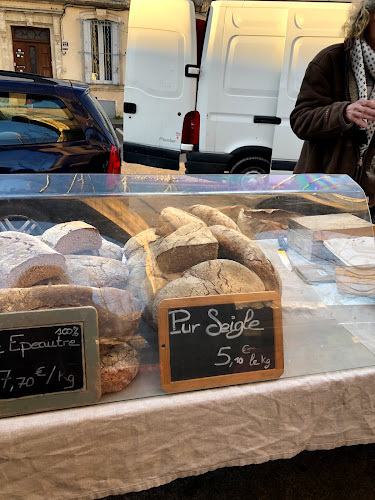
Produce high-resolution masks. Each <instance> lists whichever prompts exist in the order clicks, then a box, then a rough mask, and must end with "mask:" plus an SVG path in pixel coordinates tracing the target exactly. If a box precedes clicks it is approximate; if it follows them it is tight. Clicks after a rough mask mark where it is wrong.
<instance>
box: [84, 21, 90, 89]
mask: <svg viewBox="0 0 375 500" xmlns="http://www.w3.org/2000/svg"><path fill="white" fill-rule="evenodd" d="M82 25H83V56H84V68H85V82H86V83H92V55H91V21H86V20H85V21H83V22H82Z"/></svg>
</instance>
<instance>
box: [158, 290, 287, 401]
mask: <svg viewBox="0 0 375 500" xmlns="http://www.w3.org/2000/svg"><path fill="white" fill-rule="evenodd" d="M159 352H160V370H161V386H162V388H163V389H164V390H165V391H167V392H176V391H185V390H193V389H204V388H208V387H219V386H224V385H232V384H240V383H245V382H253V381H257V380H267V379H272V378H276V377H280V375H281V374H282V373H283V371H284V359H283V337H282V319H281V301H280V295H279V294H278V293H276V292H255V293H247V294H230V295H217V296H207V297H189V298H178V299H166V300H163V301H162V302H161V303H160V306H159Z"/></svg>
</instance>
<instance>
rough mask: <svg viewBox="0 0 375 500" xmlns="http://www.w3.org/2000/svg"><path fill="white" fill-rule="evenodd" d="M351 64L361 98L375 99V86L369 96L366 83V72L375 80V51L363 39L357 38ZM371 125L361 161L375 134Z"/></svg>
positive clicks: (361, 151)
mask: <svg viewBox="0 0 375 500" xmlns="http://www.w3.org/2000/svg"><path fill="white" fill-rule="evenodd" d="M351 64H352V69H353V72H354V77H355V81H356V83H357V87H358V95H359V98H360V99H375V85H374V86H373V88H372V90H371V93H370V95H369V96H368V94H367V81H366V72H367V73H369V74H370V76H371V77H372V79H373V80H375V51H374V50H372V48H371V47H370V46H369V45H368V43H367V42H366V41H365V40H364V39H363V38H360V39H359V38H356V39H355V41H354V46H353V50H352V52H351ZM369 125H370V129H369V130H367V131H366V135H367V142H366V143H365V144H361V145H360V148H359V151H360V159H361V160H362V159H363V156H364V154H365V152H366V150H367V148H368V146H369V144H370V142H371V139H372V137H373V135H374V132H375V122H370V123H369Z"/></svg>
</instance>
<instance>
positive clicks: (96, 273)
mask: <svg viewBox="0 0 375 500" xmlns="http://www.w3.org/2000/svg"><path fill="white" fill-rule="evenodd" d="M65 259H66V272H65V273H64V274H61V275H60V276H57V277H55V278H51V279H49V280H43V281H42V282H39V283H38V284H40V285H43V284H46V285H47V284H48V283H51V284H52V285H56V284H61V285H63V284H70V285H77V286H93V287H96V288H102V287H105V286H113V287H117V288H125V286H126V282H127V280H128V276H129V269H128V267H127V265H126V264H123V263H122V262H120V261H118V260H114V259H107V258H105V257H98V256H96V255H66V256H65Z"/></svg>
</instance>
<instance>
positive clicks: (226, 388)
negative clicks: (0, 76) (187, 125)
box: [0, 175, 375, 499]
mask: <svg viewBox="0 0 375 500" xmlns="http://www.w3.org/2000/svg"><path fill="white" fill-rule="evenodd" d="M10 177H11V179H10V182H9V183H8V184H7V185H5V184H1V183H0V211H3V210H5V209H6V207H8V209H9V206H10V205H12V206H13V208H14V207H17V204H20V206H22V207H23V210H24V212H25V213H26V212H27V211H28V210H31V209H32V208H33V207H34V209H35V208H36V207H38V214H40V213H44V218H42V219H41V217H40V215H39V216H38V217H39V218H38V219H37V220H34V222H36V223H37V225H36V226H35V227H37V231H38V232H39V234H32V235H28V237H29V238H35V239H36V240H37V241H39V242H40V246H38V245H39V244H38V243H37V242H36V241H34V240H33V241H32V244H33V245H35V248H37V249H38V252H39V253H38V254H37V257H35V255H33V259H35V258H36V259H40V258H41V259H42V260H33V261H32V262H31V264H30V263H29V264H28V265H26V264H25V262H29V261H28V259H27V258H25V255H23V257H22V266H23V267H22V266H21V263H20V262H17V263H16V264H14V266H13V268H12V269H14V270H15V271H14V272H13V273H10V272H8V273H7V276H6V277H5V275H4V274H3V283H2V286H1V290H0V339H1V340H0V346H1V349H0V356H3V357H2V360H3V362H4V363H8V364H9V363H10V364H9V366H8V365H6V366H5V364H3V367H2V368H0V374H1V377H0V380H1V382H0V410H1V412H2V416H3V418H2V419H0V449H1V450H2V452H1V454H0V466H1V467H0V471H1V475H2V487H1V488H0V498H4V499H5V498H24V497H26V496H27V498H31V499H33V498H35V499H37V498H45V497H46V496H47V495H48V497H49V498H58V499H64V498H67V499H68V498H101V497H104V496H107V495H111V494H120V493H126V492H130V491H139V490H142V489H147V488H150V487H153V486H158V485H161V484H164V483H166V482H169V481H171V480H173V479H175V478H178V477H185V476H189V475H195V474H201V473H203V472H207V471H209V470H214V469H217V468H220V467H226V466H234V465H245V464H252V463H261V462H265V461H267V460H273V459H277V458H290V457H292V456H294V455H296V454H297V453H299V452H300V451H302V450H315V449H330V448H334V447H338V446H343V445H352V444H361V443H362V444H366V443H371V442H374V438H375V417H374V405H375V390H374V387H375V384H374V378H375V341H374V334H373V332H374V331H375V330H374V322H375V320H374V310H375V290H374V288H375V286H374V274H373V262H374V261H373V260H372V258H373V257H372V251H373V249H372V246H371V241H372V244H374V242H373V239H374V237H373V227H372V225H371V223H370V219H369V215H368V207H367V203H366V200H365V198H364V196H363V192H362V191H361V189H360V188H359V187H358V186H357V185H356V184H355V183H354V182H353V181H351V180H350V179H349V178H348V177H346V176H343V177H336V176H331V177H327V176H324V177H319V176H317V175H309V176H291V177H287V176H254V177H252V176H250V177H249V178H248V179H247V180H246V182H247V184H244V182H245V181H244V178H242V177H238V178H236V176H204V177H200V178H199V177H189V176H186V177H185V176H184V177H182V176H176V177H172V178H171V177H169V176H161V177H156V176H150V177H142V178H141V177H127V178H126V177H123V178H121V177H119V178H117V179H116V180H114V179H112V182H111V183H110V184H108V180H107V181H106V180H103V178H102V177H100V176H97V177H96V176H94V177H92V176H91V177H90V178H88V177H87V178H83V177H82V178H81V179H79V178H77V177H74V178H73V176H65V175H64V176H57V177H54V179H53V180H51V179H48V182H46V180H47V179H46V178H45V177H44V176H39V175H38V176H29V177H27V176H10ZM31 178H32V179H33V180H32V183H31ZM34 179H35V180H34ZM12 186H13V187H12ZM15 193H17V194H15ZM67 200H68V201H69V203H68V204H67V203H66V201H67ZM77 203H78V204H77ZM47 206H48V207H49V208H50V210H47V209H46V207H47ZM62 206H64V207H69V206H73V207H74V209H73V211H72V214H71V215H69V213H68V212H67V210H66V208H64V209H62ZM43 207H44V210H43ZM192 207H194V208H192ZM202 207H203V208H202ZM205 207H206V208H205ZM80 208H82V212H80ZM171 208H172V209H173V210H171ZM52 209H54V210H52ZM84 214H85V215H84ZM31 215H32V213H31V212H28V216H29V217H31ZM12 220H14V221H15V222H14V224H16V218H15V217H13V218H12ZM107 220H108V223H106V221H107ZM78 222H79V223H78ZM61 224H62V225H63V226H64V227H63V233H62V236H61V231H60V236H56V229H60V230H61V228H58V227H57V226H59V225H61ZM189 224H190V225H193V226H194V224H197V225H195V226H194V227H193V228H191V227H190V228H189V227H188V228H187V229H186V226H189ZM88 226H90V227H88ZM96 226H99V227H100V230H95V229H97V227H96ZM92 228H94V229H92ZM223 228H224V229H223ZM233 231H234V233H233ZM9 233H13V234H9ZM145 233H146V234H147V238H146V239H145V238H144V235H145ZM4 235H5V238H6V239H7V240H6V242H5V243H4V242H3V243H2V244H1V241H2V240H1V238H3V239H4ZM140 235H141V236H140ZM177 237H178V242H177V243H176V241H177ZM21 238H23V237H22V236H20V235H19V231H18V232H16V233H15V232H14V231H5V232H3V233H1V232H0V257H1V255H2V256H3V261H6V259H5V255H6V252H5V251H4V249H5V248H8V250H7V252H8V253H9V254H10V253H11V250H10V249H11V248H16V245H19V240H20V239H21ZM196 238H199V240H198V241H196ZM26 239H27V238H26ZM171 239H172V240H173V243H172V244H170V240H171ZM339 239H341V242H340V241H337V240H339ZM237 240H238V241H239V242H240V243H241V242H245V245H244V250H241V251H240V250H238V249H237V247H236V249H233V242H237ZM181 241H183V242H184V243H183V244H181V243H180V242H181ZM343 241H345V242H346V243H347V244H346V245H344V246H343V245H342V242H343ZM30 242H31V240H28V242H27V243H28V245H31V243H30ZM355 242H357V243H358V242H359V243H360V244H359V245H358V244H357V245H355V244H354V243H355ZM23 245H25V243H23ZM43 245H45V246H47V247H48V248H45V247H44V246H43ZM80 245H81V246H80ZM84 246H86V248H83V247H84ZM358 246H359V247H360V248H359V249H358V248H357V247H358ZM23 248H24V247H23ZM27 248H29V246H27ZM249 248H251V249H252V254H251V256H250V257H248V251H249ZM50 250H51V251H50ZM348 252H349V253H348ZM26 253H27V252H26ZM21 254H22V252H20V251H19V252H18V253H17V255H18V257H19V256H20V255H21ZM40 256H42V257H40ZM47 258H48V259H50V260H49V262H48V264H49V269H48V270H46V269H43V273H44V274H43V273H42V278H43V279H42V280H41V279H36V280H35V277H34V275H35V268H36V267H38V272H39V273H40V272H41V271H40V269H39V268H40V266H42V265H45V262H46V259H47ZM52 259H54V260H53V261H52ZM98 259H99V260H98ZM100 259H111V260H112V261H113V262H112V261H110V262H109V263H106V265H105V263H104V262H103V261H102V260H100ZM348 259H349V260H348ZM353 259H359V260H353ZM361 259H362V260H361ZM0 260H1V259H0ZM82 261H85V262H84V263H82ZM87 262H89V264H87ZM116 262H117V263H116ZM155 262H156V264H155ZM257 262H258V264H257ZM259 262H260V263H261V265H259ZM120 264H121V265H120ZM7 265H8V270H9V259H8V261H7ZM256 265H258V268H257V267H256ZM20 266H21V268H22V270H23V272H22V273H21V276H20V274H19V273H18V274H17V272H18V271H17V269H18V270H19V269H20ZM25 266H26V267H25ZM106 266H107V267H106ZM238 266H240V267H238ZM56 267H60V270H61V271H62V272H60V271H59V272H56ZM25 269H26V271H27V272H26V271H25ZM103 269H104V271H103ZM113 269H116V271H115V272H114V273H112V274H111V271H112V270H113ZM202 272H203V278H202ZM37 278H40V276H38V277H37ZM6 279H7V280H8V281H6ZM12 280H13V281H12ZM22 280H23V281H22ZM33 280H35V281H34V282H33ZM21 285H22V286H21ZM348 288H349V289H348ZM97 290H99V291H98V292H97ZM169 290H172V292H171V293H169ZM205 290H206V291H207V292H208V293H206V292H205ZM349 292H350V293H349ZM125 296H126V298H125ZM15 299H17V300H15ZM119 304H121V307H120V306H119ZM36 309H38V311H35V310H36ZM61 311H64V312H63V313H62V312H61ZM36 312H37V313H39V315H38V314H35V313H36ZM62 314H63V316H61V315H62ZM70 314H71V315H72V317H71V318H70V317H69V315H70ZM80 314H81V315H80ZM82 314H83V316H82ZM90 314H91V315H92V314H94V317H97V325H96V326H93V325H92V324H91V323H90V321H92V316H90ZM13 315H14V316H13ZM87 315H88V316H90V317H88V316H87ZM73 316H74V317H73ZM15 318H17V320H16V322H15V321H14V319H15ZM41 318H42V319H41ZM207 318H209V320H207ZM30 321H32V323H28V322H30ZM80 326H82V329H81V330H79V328H80ZM43 328H44V330H43ZM51 328H52V330H51ZM51 332H52V333H51ZM56 332H57V333H56ZM74 332H75V333H74ZM42 334H43V335H42ZM38 335H39V336H38ZM51 335H52V337H51ZM53 336H54V337H53ZM51 338H52V340H55V344H53V343H51V342H52V340H51ZM56 339H57V340H56ZM78 339H81V340H82V342H81V343H80V341H79V340H78ZM90 339H91V343H90ZM95 346H96V348H95ZM57 352H58V353H60V354H59V355H57V354H56V353H57ZM73 354H74V356H73ZM43 356H44V357H43ZM68 359H73V361H72V362H71V365H69V367H68V368H67V367H66V366H67V365H66V364H64V363H66V362H67V360H68ZM29 360H30V361H29ZM21 361H22V363H21ZM49 363H50V364H49ZM18 369H19V370H21V369H22V370H23V372H22V374H21V375H20V373H18V372H17V370H18ZM69 370H70V371H69ZM56 374H58V376H57V375H56ZM70 375H71V377H70V378H69V376H70ZM80 375H81V378H80ZM64 377H65V378H64ZM20 379H22V380H21V381H20ZM47 381H48V383H47ZM52 383H54V384H55V385H54V386H53V388H50V387H52V386H50V384H52ZM74 384H76V385H74Z"/></svg>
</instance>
